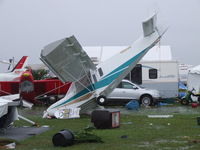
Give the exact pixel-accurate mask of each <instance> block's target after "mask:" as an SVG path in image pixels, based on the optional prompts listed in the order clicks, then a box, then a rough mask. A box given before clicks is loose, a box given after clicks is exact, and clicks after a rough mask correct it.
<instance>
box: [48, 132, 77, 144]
mask: <svg viewBox="0 0 200 150" xmlns="http://www.w3.org/2000/svg"><path fill="white" fill-rule="evenodd" d="M52 142H53V145H54V146H70V145H72V144H73V143H74V134H73V133H72V132H71V131H69V130H67V129H65V130H61V131H60V132H58V133H56V134H55V135H54V136H53V138H52Z"/></svg>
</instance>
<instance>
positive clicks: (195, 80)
mask: <svg viewBox="0 0 200 150" xmlns="http://www.w3.org/2000/svg"><path fill="white" fill-rule="evenodd" d="M187 86H188V90H192V89H193V88H194V89H195V91H194V92H195V93H200V65H198V66H195V67H193V68H191V69H190V70H189V72H188V79H187Z"/></svg>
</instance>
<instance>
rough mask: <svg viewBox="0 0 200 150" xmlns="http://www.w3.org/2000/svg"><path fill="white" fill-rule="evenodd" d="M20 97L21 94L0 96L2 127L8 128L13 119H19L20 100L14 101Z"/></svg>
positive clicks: (0, 120)
mask: <svg viewBox="0 0 200 150" xmlns="http://www.w3.org/2000/svg"><path fill="white" fill-rule="evenodd" d="M17 97H18V98H19V94H16V95H12V96H2V97H0V122H1V124H0V128H6V127H7V126H8V125H9V124H11V123H12V122H13V121H15V120H18V112H17V108H16V107H17V106H19V105H20V101H14V100H15V99H16V98H17Z"/></svg>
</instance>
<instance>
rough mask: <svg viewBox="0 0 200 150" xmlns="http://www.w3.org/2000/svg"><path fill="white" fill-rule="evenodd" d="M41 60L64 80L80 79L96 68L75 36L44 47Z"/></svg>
mask: <svg viewBox="0 0 200 150" xmlns="http://www.w3.org/2000/svg"><path fill="white" fill-rule="evenodd" d="M41 60H42V61H43V63H44V64H45V65H46V66H48V67H49V68H50V70H51V71H52V72H54V74H55V75H56V76H57V77H58V78H59V79H60V80H62V81H63V82H67V81H68V82H69V81H71V82H74V81H78V80H80V79H82V78H83V77H84V76H86V75H87V74H88V73H89V72H90V70H95V69H96V67H95V65H94V64H93V62H92V61H91V59H90V58H89V56H88V55H87V54H86V52H85V51H84V50H83V49H82V47H81V45H80V44H79V42H78V41H77V40H76V38H75V37H74V36H71V37H69V38H65V39H62V40H58V41H56V42H53V43H51V44H49V45H47V46H46V47H44V49H43V50H42V51H41Z"/></svg>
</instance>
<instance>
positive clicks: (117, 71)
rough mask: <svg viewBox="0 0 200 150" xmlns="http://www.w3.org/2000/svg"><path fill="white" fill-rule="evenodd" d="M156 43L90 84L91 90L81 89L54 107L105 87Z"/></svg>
mask: <svg viewBox="0 0 200 150" xmlns="http://www.w3.org/2000/svg"><path fill="white" fill-rule="evenodd" d="M154 45H155V44H152V45H151V46H149V47H148V48H146V49H144V50H143V51H142V52H140V53H138V54H137V55H135V56H134V57H132V58H131V59H129V60H128V61H127V62H125V63H124V64H122V65H121V66H119V67H117V68H116V69H115V70H113V71H112V72H110V73H109V74H107V75H106V76H104V77H103V78H102V79H101V80H100V81H98V82H96V83H95V84H94V85H90V86H89V87H88V89H90V90H91V91H89V90H88V89H84V90H82V91H80V92H79V93H77V94H76V95H74V96H73V97H71V98H69V99H68V100H66V101H64V102H63V103H61V104H59V105H57V106H55V107H53V108H56V107H59V106H61V105H64V104H66V103H68V102H71V101H73V100H74V99H76V98H78V97H81V96H83V95H85V94H87V93H90V92H92V91H94V90H97V89H100V88H103V87H105V86H107V85H109V84H110V83H111V82H112V81H113V80H115V79H116V78H118V77H119V76H120V75H121V74H122V72H123V71H124V68H126V67H128V66H129V65H130V64H131V63H133V62H134V61H136V60H137V59H138V58H139V57H140V56H141V55H142V54H143V53H145V52H146V50H148V49H150V48H152V47H153V46H154ZM92 86H93V87H94V89H93V88H92Z"/></svg>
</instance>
